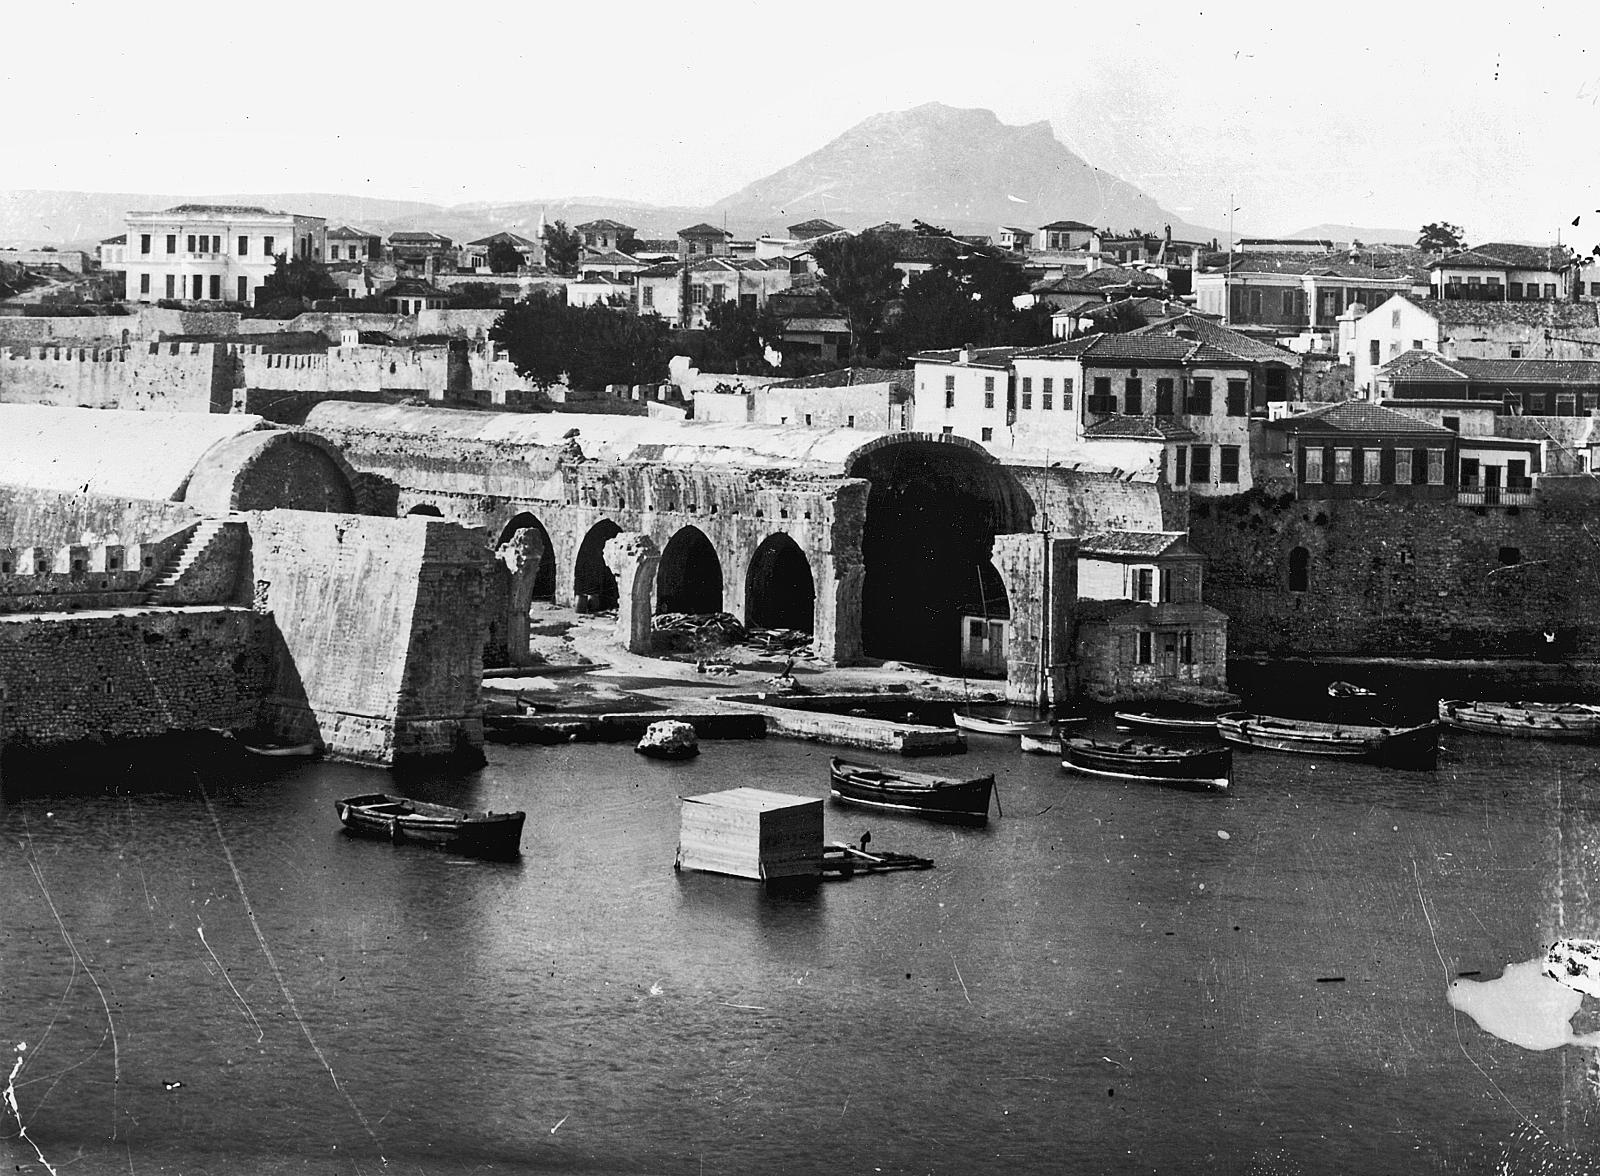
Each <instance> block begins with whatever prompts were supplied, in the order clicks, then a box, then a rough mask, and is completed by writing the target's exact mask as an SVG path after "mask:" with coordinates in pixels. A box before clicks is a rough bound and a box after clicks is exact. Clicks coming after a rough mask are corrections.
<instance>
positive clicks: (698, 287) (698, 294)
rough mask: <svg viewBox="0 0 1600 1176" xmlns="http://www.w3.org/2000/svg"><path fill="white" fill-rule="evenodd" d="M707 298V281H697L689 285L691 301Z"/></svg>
mask: <svg viewBox="0 0 1600 1176" xmlns="http://www.w3.org/2000/svg"><path fill="white" fill-rule="evenodd" d="M705 300H706V288H705V283H703V282H695V283H694V284H692V285H691V286H690V287H689V301H690V302H704V301H705Z"/></svg>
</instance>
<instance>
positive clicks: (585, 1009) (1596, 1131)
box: [0, 735, 1600, 1176]
mask: <svg viewBox="0 0 1600 1176" xmlns="http://www.w3.org/2000/svg"><path fill="white" fill-rule="evenodd" d="M1446 744H1447V747H1446V752H1445V755H1444V757H1443V759H1442V761H1441V765H1440V768H1439V770H1437V771H1434V772H1425V771H1397V770H1386V769H1382V768H1376V767H1368V766H1363V765H1358V764H1341V763H1337V762H1331V761H1326V760H1316V759H1303V758H1296V757H1291V756H1284V755H1276V754H1270V753H1254V754H1252V753H1239V754H1238V755H1237V756H1236V766H1235V778H1234V787H1233V789H1232V791H1231V792H1230V793H1229V794H1226V795H1207V794H1196V793H1189V792H1184V791H1178V790H1173V789H1168V788H1162V787H1158V786H1154V785H1138V784H1124V783H1118V782H1115V781H1108V780H1094V779H1087V778H1081V777H1074V776H1070V775H1067V774H1065V773H1064V772H1062V771H1061V769H1060V768H1059V766H1058V765H1057V764H1056V762H1055V761H1053V760H1052V759H1050V758H1047V757H1031V756H1023V755H1020V754H1019V753H1018V751H1017V750H1016V741H1015V740H1014V739H1010V740H1008V739H1001V738H988V737H983V736H973V737H971V745H972V750H971V752H970V753H969V754H967V755H965V756H959V757H951V758H941V759H934V760H923V761H919V762H917V763H916V764H915V765H913V766H915V767H917V768H919V769H922V770H933V771H948V772H951V773H959V774H968V773H972V772H976V771H980V770H981V771H994V772H995V773H996V775H997V780H998V794H999V802H1000V805H1001V807H1002V809H1003V815H1000V816H994V817H992V819H991V820H990V822H989V824H988V826H987V827H986V828H978V829H974V828H966V827H958V826H945V825H938V824H931V823H928V822H924V821H921V820H917V819H915V818H911V817H902V816H895V815H887V814H882V813H876V812H871V811H867V810H860V809H848V808H842V807H839V806H838V805H835V804H830V805H828V806H827V814H826V821H827V835H828V837H829V838H830V839H835V840H841V841H852V842H854V841H857V840H858V839H859V838H860V836H861V834H862V832H863V831H868V830H870V832H871V834H872V846H873V847H874V848H881V849H889V850H895V851H900V852H905V853H914V854H920V855H924V856H927V857H931V858H933V859H934V860H935V862H936V863H937V864H936V868H935V869H933V870H931V871H927V872H920V873H901V874H889V875H880V876H871V877H860V876H858V877H856V878H854V879H853V880H850V881H829V882H825V883H822V884H820V885H819V886H817V887H815V888H814V889H812V890H809V891H806V890H802V891H798V892H793V893H787V892H785V893H769V892H768V891H767V890H766V889H765V888H764V887H763V886H762V885H761V884H759V883H754V882H748V881H743V880H739V879H734V878H725V877H717V876H711V875H703V874H692V873H682V874H678V873H675V872H674V870H673V857H674V850H675V847H676V841H677V830H678V808H679V803H678V797H679V796H680V795H693V794H699V793H705V792H712V791H717V790H720V789H724V788H732V787H737V786H741V785H753V786H757V787H763V788H769V789H774V790H777V791H783V792H790V793H795V794H800V795H807V796H818V797H821V796H825V795H826V793H827V760H828V756H829V754H830V750H829V749H828V748H825V747H822V746H819V745H814V744H805V743H796V742H785V741H778V740H767V741H764V742H756V743H706V744H703V754H702V755H701V756H700V757H699V758H698V759H697V760H694V761H690V762H688V763H684V764H667V763H659V762H653V761H647V760H644V759H642V758H641V757H639V756H636V755H634V754H633V753H632V752H631V750H630V749H629V748H627V747H626V746H619V745H577V744H574V745H566V746H559V747H550V748H546V747H490V748H489V749H488V754H489V760H490V762H489V764H488V766H487V767H486V768H484V769H483V770H482V771H481V772H477V773H474V774H472V775H469V776H467V777H464V778H463V777H457V778H445V777H442V776H441V777H438V778H423V779H416V780H407V781H404V782H403V788H404V790H405V791H407V792H408V793H410V794H411V795H414V796H418V797H420V798H423V799H429V800H438V801H443V802H446V803H455V804H462V805H466V806H470V807H479V808H495V809H507V808H519V809H525V810H526V811H527V813H528V821H527V828H526V830H525V832H524V835H523V844H522V848H523V856H522V858H521V860H520V861H518V862H514V863H509V864H507V863H496V862H476V861H471V860H468V859H463V858H458V857H453V856H450V855H448V854H442V853H437V852H433V851H429V850H425V849H419V848H413V847H407V846H392V845H389V844H387V843H384V842H382V841H369V840H360V839H355V838H351V837H347V836H345V835H344V834H343V833H342V832H341V831H340V829H339V826H338V823H337V820H336V817H335V814H334V801H335V799H337V798H339V797H341V796H347V795H351V794H355V793H361V792H371V791H375V790H381V789H389V790H398V789H399V788H400V787H401V784H400V783H399V782H396V781H392V780H391V779H390V778H388V777H387V776H385V775H383V774H380V773H376V772H373V771H370V770H364V769H359V768H354V767H349V766H343V765H337V764H266V765H261V766H258V767H257V768H255V769H254V770H252V771H250V772H248V773H245V772H242V771H240V770H238V769H235V768H225V767H216V766H199V765H194V766H192V770H191V766H190V765H185V764H182V763H173V764H171V765H169V766H167V767H166V768H165V769H163V770H162V771H160V772H149V771H146V772H144V773H142V774H140V775H138V776H129V777H127V778H126V779H122V780H113V781H101V782H99V783H100V785H101V786H100V787H95V788H90V789H80V788H74V787H70V786H68V784H67V783H66V782H64V781H59V780H40V779H30V780H17V779H14V778H12V779H8V780H7V788H6V793H5V797H4V801H3V806H0V831H3V834H4V853H3V854H0V877H3V885H4V891H3V893H4V896H5V897H4V900H3V902H0V935H3V938H0V1024H3V1025H4V1034H5V1036H4V1041H3V1048H4V1051H5V1055H6V1059H7V1060H6V1069H7V1071H8V1072H9V1073H10V1075H11V1084H10V1087H9V1089H8V1095H9V1096H10V1097H12V1098H14V1100H15V1102H14V1106H15V1108H16V1109H15V1111H14V1112H13V1111H12V1110H10V1109H7V1110H6V1112H5V1113H6V1129H5V1138H6V1147H7V1148H8V1149H9V1151H8V1154H7V1156H6V1159H7V1162H8V1163H9V1164H12V1165H15V1168H14V1170H20V1171H24V1172H45V1171H47V1170H54V1171H59V1172H70V1173H86V1172H92V1173H101V1172H105V1173H111V1172H130V1173H137V1174H139V1176H148V1174H152V1173H173V1174H177V1173H185V1174H189V1173H218V1174H220V1173H280V1172H282V1173H288V1172H294V1173H302V1172H304V1173H341V1174H342V1173H350V1174H355V1173H368V1174H371V1173H378V1172H395V1173H408V1174H409V1173H425V1174H429V1176H432V1174H435V1173H439V1174H445V1173H452V1174H453V1173H469V1172H491V1171H492V1172H506V1173H521V1172H529V1173H534V1172H577V1173H601V1174H604V1173H670V1174H678V1173H682V1174H685V1176H698V1174H701V1173H705V1174H711V1173H722V1174H730V1176H731V1174H743V1173H755V1172H762V1173H780V1172H781V1173H813V1172H815V1173H824V1172H826V1173H845V1172H849V1173H857V1172H866V1173H877V1172H882V1173H950V1174H962V1173H974V1172H1160V1173H1166V1172H1217V1173H1241V1172H1259V1173H1281V1174H1289V1173H1320V1172H1399V1171H1406V1172H1488V1171H1501V1170H1506V1171H1510V1172H1521V1171H1524V1170H1528V1171H1532V1170H1539V1171H1547V1172H1567V1171H1574V1172H1576V1171H1588V1170H1589V1167H1590V1165H1591V1161H1592V1159H1593V1157H1594V1156H1595V1155H1596V1153H1597V1151H1600V1096H1597V1093H1596V1085H1595V1082H1594V1080H1593V1077H1592V1074H1591V1071H1590V1063H1591V1059H1592V1058H1593V1056H1594V1054H1595V1051H1594V1050H1593V1049H1591V1048H1588V1047H1585V1046H1582V1045H1577V1044H1557V1043H1556V1042H1558V1041H1560V1040H1561V1034H1562V1033H1564V1032H1565V1031H1564V1030H1560V1029H1557V1030H1556V1039H1555V1041H1552V1042H1550V1043H1548V1044H1549V1048H1531V1047H1530V1046H1529V1045H1528V1044H1519V1043H1518V1042H1517V1041H1516V1040H1513V1039H1512V1038H1513V1037H1514V1034H1510V1033H1507V1032H1505V1031H1504V1030H1501V1031H1498V1032H1491V1031H1488V1030H1485V1029H1484V1028H1482V1027H1481V1026H1480V1023H1479V1020H1478V1019H1476V1016H1475V1015H1469V1013H1468V1012H1466V1011H1463V1008H1462V1007H1461V1006H1462V1005H1463V1004H1464V1003H1469V1002H1464V1001H1461V1000H1457V1001H1455V1002H1454V1003H1453V1002H1452V999H1451V993H1452V991H1456V992H1458V993H1461V992H1467V991H1468V989H1467V988H1466V987H1465V986H1473V985H1479V984H1484V983H1487V982H1492V981H1495V980H1496V979H1497V978H1499V977H1500V976H1501V973H1502V971H1503V970H1504V969H1505V968H1506V967H1507V966H1508V965H1514V964H1519V963H1523V962H1525V961H1528V960H1531V959H1535V958H1537V957H1539V956H1540V955H1541V954H1542V952H1543V951H1544V949H1545V948H1546V947H1547V946H1548V945H1549V943H1550V942H1551V941H1552V939H1553V938H1555V937H1556V936H1559V935H1574V936H1582V935H1589V936H1593V935H1596V934H1597V933H1600V907H1597V903H1596V899H1597V897H1600V874H1597V873H1596V872H1594V870H1593V866H1594V863H1595V857H1596V848H1597V846H1600V796H1597V793H1596V788H1597V787H1600V779H1597V764H1600V749H1597V748H1594V747H1591V746H1587V745H1568V746H1562V745H1557V744H1540V743H1518V742H1515V741H1509V740H1507V741H1496V740H1492V739H1486V738H1481V737H1475V736H1470V735H1451V736H1448V737H1447V739H1446ZM1452 984H1455V985H1456V986H1457V988H1456V989H1455V990H1452V988H1451V985H1452ZM1471 991H1472V992H1479V991H1480V990H1479V989H1476V988H1473V989H1472V990H1471ZM1481 992H1482V993H1484V994H1486V998H1492V997H1493V995H1494V993H1493V990H1491V989H1483V990H1481ZM1479 1003H1480V1004H1481V1003H1483V1002H1479ZM1490 1003H1492V1000H1490ZM1590 1003H1592V1001H1591V1002H1590ZM1502 1012H1503V1013H1504V1014H1505V1015H1506V1016H1515V1015H1516V1012H1517V1010H1515V1009H1511V1010H1509V1011H1507V1010H1502ZM1480 1015H1481V1014H1480ZM1484 1020H1485V1021H1487V1022H1490V1023H1491V1024H1494V1023H1495V1018H1494V1017H1492V1016H1487V1015H1484ZM1594 1020H1595V1019H1594V1018H1593V1017H1592V1015H1591V1013H1590V1011H1589V1010H1588V1009H1587V1008H1585V1009H1580V1010H1579V1011H1578V1012H1577V1015H1576V1016H1575V1017H1574V1018H1573V1020H1572V1029H1573V1031H1575V1032H1578V1033H1584V1032H1589V1031H1592V1030H1593V1029H1594V1028H1595V1024H1594V1023H1593V1021H1594ZM1537 1044H1541V1045H1542V1044H1545V1043H1537ZM19 1117H20V1120H21V1122H22V1123H24V1124H26V1134H25V1135H23V1134H20V1133H19V1131H18V1118H19ZM47 1164H48V1165H49V1168H48V1169H47V1167H46V1165H47Z"/></svg>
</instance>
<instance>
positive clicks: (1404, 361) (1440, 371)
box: [1377, 350, 1467, 384]
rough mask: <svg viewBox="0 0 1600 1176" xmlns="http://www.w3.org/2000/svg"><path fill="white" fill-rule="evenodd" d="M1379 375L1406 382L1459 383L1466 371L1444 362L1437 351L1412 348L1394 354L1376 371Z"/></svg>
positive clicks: (1464, 377) (1463, 378) (1465, 376)
mask: <svg viewBox="0 0 1600 1176" xmlns="http://www.w3.org/2000/svg"><path fill="white" fill-rule="evenodd" d="M1377 374H1378V375H1379V376H1385V377H1387V378H1388V379H1390V380H1404V381H1406V382H1408V383H1412V382H1425V383H1430V384H1440V383H1442V384H1459V383H1461V382H1462V381H1463V380H1465V379H1466V378H1467V373H1466V372H1464V371H1462V370H1461V368H1460V367H1458V366H1456V365H1455V364H1453V363H1448V362H1446V360H1445V358H1444V357H1443V356H1442V355H1440V354H1439V353H1438V352H1437V351H1426V350H1412V351H1407V352H1404V353H1402V354H1400V355H1397V356H1395V357H1394V358H1393V359H1391V360H1390V361H1389V362H1388V363H1386V364H1384V365H1383V366H1382V367H1380V368H1379V369H1378V371H1377Z"/></svg>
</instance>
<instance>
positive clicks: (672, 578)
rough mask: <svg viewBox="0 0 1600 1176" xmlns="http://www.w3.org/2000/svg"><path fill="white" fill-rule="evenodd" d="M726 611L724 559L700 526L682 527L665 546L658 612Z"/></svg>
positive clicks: (658, 576) (659, 574)
mask: <svg viewBox="0 0 1600 1176" xmlns="http://www.w3.org/2000/svg"><path fill="white" fill-rule="evenodd" d="M721 611H722V561H721V560H720V559H718V558H717V549H716V548H715V547H713V546H711V540H709V539H707V538H706V535H705V532H704V531H702V530H701V529H700V528H699V527H695V526H688V527H681V528H679V529H678V531H676V532H675V533H674V534H673V536H672V538H671V539H669V540H667V545H666V546H665V547H663V548H662V549H661V566H660V568H659V570H658V571H657V572H656V612H658V613H665V612H682V613H714V612H721Z"/></svg>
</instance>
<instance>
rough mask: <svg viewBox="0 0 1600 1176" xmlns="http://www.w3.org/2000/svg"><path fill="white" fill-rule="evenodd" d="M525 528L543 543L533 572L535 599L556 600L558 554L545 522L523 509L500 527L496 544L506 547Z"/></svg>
mask: <svg viewBox="0 0 1600 1176" xmlns="http://www.w3.org/2000/svg"><path fill="white" fill-rule="evenodd" d="M524 530H528V531H534V532H537V533H538V536H539V540H540V543H541V545H542V546H541V551H540V555H539V567H538V569H537V570H535V572H534V573H533V599H534V600H554V599H555V598H556V554H555V549H554V548H553V547H552V546H551V544H550V532H549V531H546V530H545V529H544V524H543V523H541V522H540V521H539V520H538V519H537V518H536V517H535V516H533V515H531V514H529V513H528V512H527V511H523V512H522V513H520V514H518V515H516V516H515V517H513V518H512V519H511V521H510V522H508V523H507V524H506V525H505V526H504V527H502V528H501V529H500V538H499V539H498V540H496V541H495V546H496V547H504V546H505V545H506V544H507V543H508V542H510V540H511V538H512V536H514V535H515V534H516V533H517V532H518V531H524ZM602 546H603V545H602Z"/></svg>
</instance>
